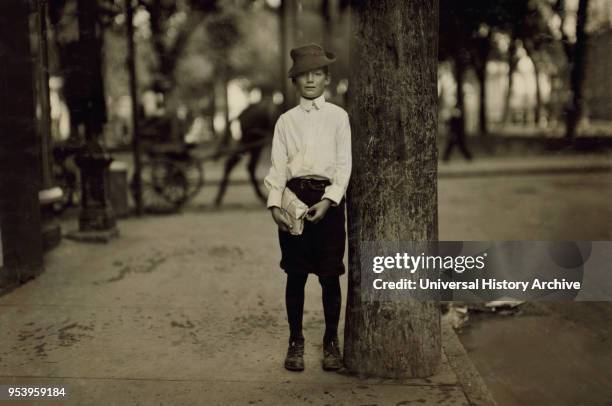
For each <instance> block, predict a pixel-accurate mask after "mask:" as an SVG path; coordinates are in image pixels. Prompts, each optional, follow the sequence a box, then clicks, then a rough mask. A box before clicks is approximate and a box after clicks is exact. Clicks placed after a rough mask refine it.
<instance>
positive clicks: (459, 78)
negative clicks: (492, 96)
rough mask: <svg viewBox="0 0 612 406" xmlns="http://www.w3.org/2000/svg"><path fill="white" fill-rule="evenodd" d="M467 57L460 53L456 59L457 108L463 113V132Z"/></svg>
mask: <svg viewBox="0 0 612 406" xmlns="http://www.w3.org/2000/svg"><path fill="white" fill-rule="evenodd" d="M464 58H465V56H464V55H463V54H462V52H461V51H459V52H458V54H457V56H456V57H455V64H454V66H453V67H454V70H455V84H456V86H457V88H456V103H457V104H456V107H457V108H458V109H459V112H460V113H461V122H462V123H463V127H462V130H463V131H465V94H464V93H463V84H464V82H465V66H466V61H464Z"/></svg>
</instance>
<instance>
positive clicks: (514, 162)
mask: <svg viewBox="0 0 612 406" xmlns="http://www.w3.org/2000/svg"><path fill="white" fill-rule="evenodd" d="M350 3H351V2H350V1H348V0H301V1H300V0H266V1H264V0H134V1H131V2H130V1H129V0H128V1H124V0H97V1H94V0H53V1H51V0H49V1H45V0H30V1H12V0H11V1H7V3H6V4H5V5H3V6H0V10H1V11H0V13H1V14H3V15H4V17H2V18H3V20H2V24H0V26H2V28H1V29H0V54H2V55H4V56H6V57H7V61H9V62H7V64H6V69H4V68H3V69H4V73H3V77H2V78H1V80H2V83H3V85H2V86H3V87H2V89H3V90H2V92H3V99H4V100H3V101H2V102H0V106H1V109H2V110H4V113H0V122H4V124H2V128H1V129H0V137H1V138H2V143H1V144H0V154H1V155H0V157H1V159H0V161H2V162H1V166H0V200H1V201H2V206H1V207H2V212H1V213H0V214H1V215H2V217H1V222H0V238H1V240H2V245H1V247H0V248H1V249H0V325H1V326H2V329H1V330H0V383H2V384H11V383H15V384H17V383H19V384H41V383H45V384H62V383H63V384H67V385H69V386H70V387H71V388H72V392H73V393H78V392H81V394H80V395H77V399H79V400H81V401H88V402H91V403H92V404H98V403H104V402H101V401H100V399H103V396H106V394H107V393H109V392H111V393H112V392H114V393H115V395H116V396H117V399H119V402H120V403H123V404H127V403H136V402H137V401H138V400H139V399H141V400H142V399H149V400H150V399H153V398H147V397H146V396H151V394H152V393H155V392H156V390H157V391H158V393H162V394H165V395H164V396H166V397H164V401H166V402H168V401H170V402H171V399H173V397H174V396H175V397H176V398H175V399H180V401H179V403H195V404H198V401H197V400H195V399H194V398H193V397H190V396H195V394H196V393H197V395H198V396H210V398H209V400H210V403H211V404H214V403H220V404H244V403H250V402H253V403H257V402H261V403H264V404H275V403H276V402H277V401H278V399H281V398H282V399H285V400H284V402H286V401H289V400H291V401H293V402H302V403H308V402H310V401H312V402H314V403H315V404H326V402H331V404H335V401H338V402H340V401H339V400H338V399H343V400H342V401H341V402H349V401H347V400H346V399H352V400H351V401H350V402H349V403H351V402H353V401H354V402H358V401H359V402H366V401H368V400H372V399H374V398H375V400H377V401H378V402H380V403H379V404H391V400H393V401H394V402H396V401H397V402H399V401H402V400H407V399H408V400H411V401H415V402H417V401H419V399H421V400H422V399H425V400H426V402H425V403H434V402H438V401H444V399H446V398H445V396H447V395H448V394H447V393H446V392H445V389H440V387H449V388H452V389H449V391H450V392H449V393H451V395H452V396H451V395H448V396H447V397H449V396H450V397H456V399H459V402H467V400H466V397H467V398H469V396H468V395H465V396H466V397H464V395H463V389H461V386H460V385H458V384H457V380H456V379H455V378H453V377H454V375H453V374H454V372H450V371H451V369H452V368H451V366H452V365H451V366H449V365H450V364H449V363H448V362H450V361H448V362H447V361H444V365H445V366H444V368H443V369H442V372H441V374H439V375H437V376H436V377H435V378H434V379H433V382H434V383H433V384H431V383H426V382H425V383H424V382H422V381H418V382H416V383H413V385H414V388H415V389H414V392H412V393H411V394H410V395H405V394H404V392H405V391H408V392H409V390H406V389H405V388H402V387H399V386H397V385H387V386H384V385H383V386H376V385H378V384H379V383H380V382H378V381H365V383H364V382H359V381H357V380H355V379H353V378H350V377H346V376H338V377H334V378H331V380H330V378H328V377H326V376H323V375H321V373H320V372H317V373H318V374H319V375H315V376H314V377H313V376H310V377H308V376H306V377H304V376H301V377H298V378H294V376H291V377H290V378H288V377H286V376H284V375H283V372H281V370H280V365H281V364H280V362H281V360H282V357H283V356H284V354H283V351H284V345H285V339H286V330H287V329H286V321H285V314H284V307H283V294H284V293H283V290H284V275H283V274H282V272H281V270H280V269H279V268H278V262H279V260H280V252H279V248H278V243H277V234H276V227H275V225H274V223H273V221H272V219H271V218H270V215H269V213H268V212H267V211H266V210H265V204H264V203H262V199H261V197H260V196H258V194H257V193H256V192H257V190H255V189H256V187H255V186H254V185H253V181H255V183H256V184H257V185H258V186H257V187H258V188H259V189H260V190H261V191H264V189H263V186H262V179H263V177H264V176H265V175H266V173H267V171H268V169H269V166H270V156H269V146H270V143H271V136H272V129H273V128H272V126H268V127H267V128H265V129H264V130H265V131H262V132H260V133H258V135H257V136H255V137H253V136H245V134H244V132H245V128H247V127H248V126H249V125H250V126H257V125H259V124H260V123H259V122H258V121H257V120H259V121H261V120H263V119H262V117H264V116H265V117H267V118H268V121H269V123H272V124H273V123H274V121H275V120H276V118H277V117H278V116H279V115H280V114H282V113H283V112H284V111H286V110H287V109H289V108H291V107H292V106H293V105H295V103H296V100H297V97H296V93H295V91H294V89H293V87H292V85H291V82H290V81H289V80H288V79H287V78H286V72H287V70H288V69H289V67H290V64H291V60H290V58H289V50H290V49H291V48H293V47H295V46H297V45H301V44H305V43H309V42H316V43H319V44H321V45H322V46H323V47H324V48H325V49H326V50H329V51H331V52H333V53H335V54H336V56H337V62H336V63H335V64H333V65H331V67H330V72H331V75H332V82H331V84H330V86H329V87H328V89H327V91H326V94H325V96H326V99H327V100H328V101H331V102H333V103H336V104H338V105H340V106H342V107H345V108H347V109H348V107H347V106H348V104H349V103H350V102H351V83H350V82H349V77H350V76H351V70H352V69H355V64H354V63H353V61H352V60H351V49H350V46H349V43H350V40H351V4H350ZM439 6H440V8H439V33H438V67H437V71H438V82H437V89H438V135H437V140H436V142H437V150H438V156H439V164H438V173H437V180H438V184H437V187H438V230H439V233H438V234H439V239H440V240H475V241H486V240H610V239H612V204H611V202H612V187H611V185H612V173H611V169H612V160H611V155H610V153H611V150H612V80H611V79H610V78H612V1H610V0H495V1H490V0H439ZM130 21H131V24H129V22H130ZM129 27H131V28H130V29H128V28H129ZM20 33H21V34H23V35H22V37H18V36H19V34H20ZM381 46H384V44H381ZM19 63H21V65H19ZM24 67H26V69H24ZM11 69H13V70H11ZM19 75H21V76H19ZM18 76H19V77H21V78H22V79H24V78H25V82H23V83H26V82H28V81H29V82H28V83H29V85H28V86H29V87H27V86H26V87H23V86H22V84H21V83H19V82H17V81H13V80H12V78H16V77H18ZM28 78H29V79H28ZM28 95H31V96H28ZM28 97H30V99H28ZM406 97H414V96H413V95H406ZM24 98H25V99H24ZM24 100H25V104H24V103H23V101H24ZM17 101H18V102H17ZM22 105H25V106H26V107H21V106H22ZM249 106H250V108H252V110H250V111H252V112H253V113H252V115H251V116H248V117H249V118H246V117H247V115H245V114H242V113H243V112H244V111H245V110H246V109H247V107H249ZM134 112H136V114H134ZM241 114H242V115H241ZM15 117H22V118H23V117H25V119H22V121H20V122H19V123H21V124H18V125H21V126H22V127H19V128H25V129H26V130H24V132H23V135H22V134H21V133H20V132H19V131H15V128H18V125H17V124H13V123H14V121H12V120H16V119H15ZM253 117H256V118H253ZM24 120H25V121H24ZM249 120H250V121H249ZM264 121H265V120H264ZM15 122H16V121H15ZM24 154H25V155H24ZM24 156H26V157H29V158H27V159H24ZM230 170H231V171H230ZM138 179H140V180H138ZM220 189H222V190H223V192H220ZM264 193H265V191H264ZM33 196H34V198H35V200H32V199H33ZM311 279H312V278H311ZM343 283H346V280H344V281H343ZM343 286H345V285H343ZM307 289H308V292H309V294H307V299H306V300H307V304H306V309H307V313H306V314H305V320H304V326H305V330H306V334H307V336H306V339H307V342H308V343H309V344H308V345H310V346H311V347H310V348H307V356H308V357H311V358H310V361H311V362H312V364H313V365H315V364H316V362H317V351H320V345H319V344H318V341H319V332H320V330H321V328H322V326H323V321H322V320H323V319H322V312H321V310H320V304H319V301H320V300H319V294H320V293H319V291H318V288H317V284H316V281H314V279H313V280H311V281H310V282H309V283H308V288H307ZM343 291H346V290H345V289H344V288H343ZM444 311H445V315H444V318H445V320H447V321H449V322H450V323H452V324H453V326H454V328H455V331H456V332H457V335H458V337H459V340H460V341H461V343H462V345H463V348H464V349H465V352H466V356H467V357H468V358H469V359H470V361H471V362H472V363H473V364H474V366H475V367H476V370H477V371H478V373H479V374H480V376H481V377H482V381H483V382H484V384H485V385H486V387H487V388H488V390H489V391H490V393H491V395H492V397H493V398H494V399H495V401H496V402H497V404H499V405H519V404H521V405H522V404H559V405H575V404H588V405H605V404H609V402H610V401H611V400H612V384H611V382H612V372H611V371H612V370H611V369H610V368H609V365H612V346H611V345H610V340H611V338H612V330H611V328H610V326H611V325H612V324H611V323H610V321H611V320H612V306H610V304H609V303H607V302H584V303H578V302H575V303H574V302H572V303H554V302H551V303H545V302H540V303H536V302H525V303H523V302H517V301H511V300H509V301H507V302H503V303H483V304H479V305H473V304H470V305H467V304H461V303H454V304H447V305H445V306H444ZM309 350H310V351H309ZM307 362H308V360H307ZM451 364H452V362H451ZM312 369H315V368H312ZM132 379H134V380H136V382H137V383H133V382H132V383H130V382H131V381H130V380H132ZM287 379H289V380H291V381H292V382H293V383H294V384H295V385H296V386H295V387H291V386H290V385H286V384H285V381H286V380H287ZM459 380H460V379H459ZM192 384H193V385H197V387H198V388H199V389H197V390H196V389H193V388H194V387H193V386H191V385H192ZM324 384H329V385H332V386H330V387H329V388H327V387H325V385H324ZM309 385H310V386H309ZM333 385H337V387H333ZM368 385H370V386H368ZM419 385H421V386H422V387H421V386H419ZM428 385H429V386H428ZM202 388H204V389H202ZM236 388H239V392H242V393H245V394H246V395H244V396H246V397H245V398H241V397H239V396H238V395H237V392H238V391H236ZM296 388H297V389H296ZM198 391H199V392H198ZM84 393H87V395H84ZM145 393H146V394H147V395H145ZM169 393H171V394H172V396H173V397H167V396H169V395H168V394H169ZM330 394H331V395H330ZM78 396H81V397H78ZM334 396H336V397H335V398H334ZM405 396H408V398H406V397H405ZM334 399H335V400H334ZM397 402H396V403H397ZM396 403H392V404H396ZM199 404H206V403H199ZM352 404H359V403H352Z"/></svg>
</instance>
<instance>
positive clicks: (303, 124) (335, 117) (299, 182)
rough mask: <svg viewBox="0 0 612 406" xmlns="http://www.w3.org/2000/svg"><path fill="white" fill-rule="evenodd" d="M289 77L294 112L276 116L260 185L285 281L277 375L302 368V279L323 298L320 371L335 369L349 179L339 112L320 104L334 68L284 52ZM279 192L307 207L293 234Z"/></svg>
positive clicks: (327, 56)
mask: <svg viewBox="0 0 612 406" xmlns="http://www.w3.org/2000/svg"><path fill="white" fill-rule="evenodd" d="M291 58H292V59H293V66H292V67H291V69H290V70H289V77H290V78H291V79H292V81H293V84H294V85H295V87H296V89H297V91H298V92H299V94H300V96H301V97H300V103H299V105H298V106H296V107H294V108H292V109H291V110H289V111H287V112H286V113H284V114H283V115H281V116H280V117H279V119H278V121H277V122H276V126H275V129H274V139H273V141H272V167H271V168H270V172H269V173H268V175H267V176H266V178H265V180H264V183H265V185H266V187H267V188H268V190H269V191H270V194H269V195H268V201H267V206H268V208H269V209H270V211H271V213H272V218H273V219H274V221H275V222H276V224H277V225H278V229H279V231H278V236H279V242H280V247H281V252H282V259H281V262H280V266H281V268H282V269H283V270H284V271H285V273H286V274H287V285H286V290H285V304H286V307H287V319H288V321H289V331H290V334H289V348H288V350H287V357H286V359H285V368H287V369H288V370H291V371H302V370H303V369H304V337H303V335H302V316H303V309H304V286H305V284H306V280H307V278H308V274H309V273H313V274H315V275H317V276H318V278H319V283H320V284H321V288H322V292H323V311H324V315H325V334H324V336H323V369H325V370H329V371H334V370H338V369H340V368H341V367H342V357H341V355H340V349H339V345H338V320H339V318H340V305H341V301H342V300H341V292H340V280H339V276H340V275H342V274H343V273H344V263H343V262H342V260H343V257H344V245H345V240H346V231H345V225H344V206H345V204H344V198H343V197H344V194H345V192H346V188H347V186H348V182H349V177H350V174H351V130H350V126H349V118H348V114H347V113H346V111H344V110H343V109H342V108H340V107H338V106H336V105H334V104H331V103H329V102H326V101H325V98H324V96H323V92H324V90H325V87H326V86H327V85H329V83H330V80H331V78H330V75H329V71H328V65H329V64H330V63H332V62H334V61H335V57H334V55H333V54H332V53H330V52H325V51H324V50H323V48H321V47H320V46H319V45H317V44H310V45H305V46H302V47H299V48H295V49H293V50H292V51H291ZM285 187H288V188H289V189H290V190H291V191H293V192H294V193H295V194H296V195H297V197H298V198H299V199H300V200H301V201H303V202H304V203H305V204H306V205H308V207H309V210H308V214H307V216H306V221H305V224H304V230H303V232H302V234H301V235H298V236H295V235H292V234H290V233H289V227H290V225H289V224H288V223H287V222H286V220H285V219H284V217H283V215H282V212H281V209H280V206H281V197H282V194H283V190H284V189H285Z"/></svg>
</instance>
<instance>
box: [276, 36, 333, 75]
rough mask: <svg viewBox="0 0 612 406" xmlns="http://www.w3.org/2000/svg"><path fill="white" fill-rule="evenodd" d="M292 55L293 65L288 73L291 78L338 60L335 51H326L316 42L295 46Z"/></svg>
mask: <svg viewBox="0 0 612 406" xmlns="http://www.w3.org/2000/svg"><path fill="white" fill-rule="evenodd" d="M290 55H291V59H293V66H292V67H291V69H289V74H288V76H289V77H290V78H294V77H296V76H297V75H299V74H301V73H304V72H308V71H309V70H313V69H318V68H322V67H324V66H327V65H329V64H330V63H332V62H335V61H336V56H335V55H334V54H333V53H331V52H325V51H324V50H323V48H322V47H321V46H320V45H318V44H315V43H312V44H308V45H304V46H301V47H297V48H293V49H292V50H291V54H290Z"/></svg>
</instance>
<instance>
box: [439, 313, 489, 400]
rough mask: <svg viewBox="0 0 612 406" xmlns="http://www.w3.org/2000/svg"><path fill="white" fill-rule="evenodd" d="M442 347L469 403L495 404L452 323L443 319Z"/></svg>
mask: <svg viewBox="0 0 612 406" xmlns="http://www.w3.org/2000/svg"><path fill="white" fill-rule="evenodd" d="M442 347H443V349H444V353H445V354H446V358H447V359H448V363H449V365H450V366H451V368H452V369H453V371H454V372H455V375H457V379H458V380H459V384H460V385H461V388H462V389H463V393H464V394H465V397H466V398H467V399H468V402H469V403H470V405H474V406H497V402H495V399H494V398H493V395H492V394H491V392H490V391H489V388H487V385H486V384H485V382H484V380H483V379H482V377H481V376H480V373H479V372H478V370H477V369H476V367H475V366H474V364H473V363H472V360H470V357H469V356H468V354H467V352H466V351H465V348H463V345H462V344H461V341H459V337H457V334H456V333H455V330H454V329H453V327H452V325H451V324H450V323H448V322H445V321H442Z"/></svg>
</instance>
